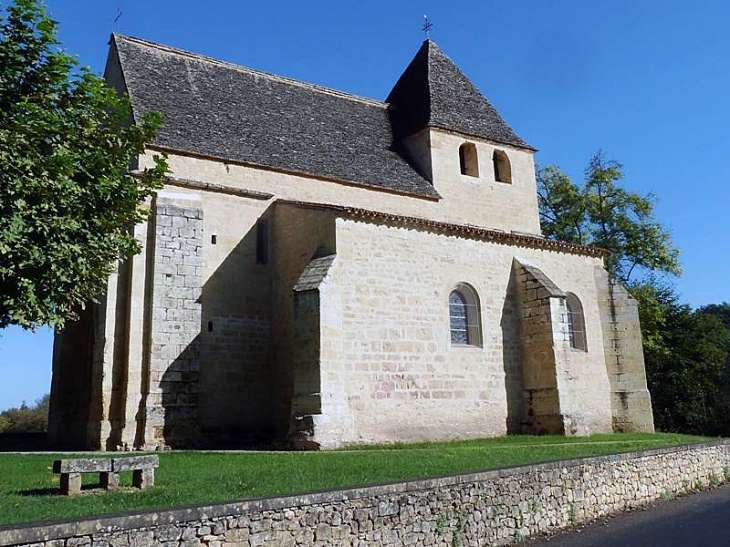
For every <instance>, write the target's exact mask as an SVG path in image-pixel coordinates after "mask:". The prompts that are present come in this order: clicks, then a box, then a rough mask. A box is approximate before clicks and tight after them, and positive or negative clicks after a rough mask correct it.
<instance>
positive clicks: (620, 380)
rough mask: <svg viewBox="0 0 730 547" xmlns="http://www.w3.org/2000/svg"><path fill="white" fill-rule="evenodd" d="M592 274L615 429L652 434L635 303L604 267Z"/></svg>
mask: <svg viewBox="0 0 730 547" xmlns="http://www.w3.org/2000/svg"><path fill="white" fill-rule="evenodd" d="M595 273H596V285H597V287H598V289H599V307H600V311H601V325H602V327H603V342H604V352H605V354H606V369H607V370H608V378H609V381H610V383H611V408H612V412H613V427H614V430H616V431H624V432H642V433H653V432H654V417H653V413H652V407H651V396H650V395H649V390H648V389H647V387H646V370H645V368H644V352H643V348H642V342H641V327H640V325H639V309H638V303H637V302H636V300H634V299H633V298H632V297H631V295H630V294H629V293H628V291H627V290H626V289H624V288H623V287H622V286H621V285H620V284H618V283H616V282H615V281H611V280H609V278H608V273H607V272H606V270H604V269H603V268H600V269H596V272H595Z"/></svg>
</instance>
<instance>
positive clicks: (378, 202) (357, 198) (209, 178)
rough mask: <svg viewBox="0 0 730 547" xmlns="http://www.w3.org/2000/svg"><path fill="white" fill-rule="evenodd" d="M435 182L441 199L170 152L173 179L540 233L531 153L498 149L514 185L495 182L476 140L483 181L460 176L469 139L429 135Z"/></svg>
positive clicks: (145, 161) (485, 150)
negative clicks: (506, 160) (463, 145)
mask: <svg viewBox="0 0 730 547" xmlns="http://www.w3.org/2000/svg"><path fill="white" fill-rule="evenodd" d="M430 138H431V139H433V146H434V152H433V154H434V157H435V158H436V159H435V160H434V167H433V168H434V174H433V176H434V180H435V181H436V182H435V183H434V184H435V187H436V190H437V191H439V192H440V193H441V195H442V196H443V199H441V200H440V201H436V200H431V199H425V198H419V197H411V196H406V195H398V194H395V193H391V192H387V191H383V190H382V189H378V190H374V189H372V188H368V187H363V186H358V185H354V184H346V183H337V182H333V181H327V180H321V179H317V178H314V177H304V176H301V175H295V174H287V173H281V172H276V171H273V170H267V169H257V168H255V167H249V166H245V165H236V164H228V163H224V162H222V161H214V160H207V159H202V158H196V157H190V156H183V155H180V154H174V153H170V154H169V158H168V162H169V164H170V168H171V170H172V173H173V175H174V176H175V177H177V178H180V179H190V180H195V181H201V182H207V183H215V184H223V185H228V186H231V187H234V188H240V189H248V190H255V191H260V192H270V193H271V194H274V196H276V198H278V199H286V200H294V201H305V202H313V203H326V204H333V205H344V206H348V207H360V208H363V209H372V210H376V211H383V212H387V213H393V214H398V215H410V216H416V217H421V218H428V219H432V220H438V221H443V222H451V223H456V224H473V225H475V226H482V227H486V228H496V229H499V230H504V231H507V232H510V231H517V232H525V233H532V234H539V233H540V224H539V220H538V213H537V197H536V187H535V175H534V171H533V170H534V165H533V158H532V154H531V153H529V152H525V151H521V150H517V149H512V148H509V147H500V149H501V150H504V151H505V152H506V153H507V154H508V156H509V158H510V162H511V163H512V180H513V182H512V184H506V183H500V182H494V174H493V171H492V161H491V151H492V149H493V146H494V145H492V144H489V143H487V142H486V141H476V140H473V141H472V140H471V139H470V141H471V142H475V143H476V144H477V147H478V153H479V162H480V163H479V165H480V174H481V176H480V178H478V179H474V178H472V177H466V176H464V175H461V174H460V171H459V144H460V143H461V142H464V140H465V139H463V138H460V137H456V136H455V135H453V134H449V133H444V132H439V131H431V136H430ZM151 164H152V162H151V156H142V157H141V158H140V168H144V167H145V166H151Z"/></svg>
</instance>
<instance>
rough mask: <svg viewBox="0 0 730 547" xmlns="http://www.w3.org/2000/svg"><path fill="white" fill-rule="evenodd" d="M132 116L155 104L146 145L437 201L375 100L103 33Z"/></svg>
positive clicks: (430, 187) (151, 109)
mask: <svg viewBox="0 0 730 547" xmlns="http://www.w3.org/2000/svg"><path fill="white" fill-rule="evenodd" d="M112 48H116V51H117V52H118V57H119V63H120V66H121V70H122V75H123V79H124V84H125V87H126V91H127V92H128V94H129V97H130V99H131V101H132V106H133V115H134V117H135V119H139V118H140V116H142V115H143V114H145V113H147V112H153V111H160V112H162V114H163V116H164V126H163V127H162V129H161V130H160V132H159V134H158V135H157V139H156V141H155V142H154V143H153V144H154V145H156V146H158V147H161V148H168V149H172V150H176V151H181V152H190V153H194V154H199V155H203V156H209V157H214V158H220V159H224V160H229V161H232V162H241V163H247V164H253V165H258V166H263V167H269V168H274V169H280V170H283V171H287V172H294V173H302V174H305V175H312V176H316V177H320V178H328V179H334V180H340V181H345V182H351V183H355V184H362V185H366V186H374V187H379V188H382V189H386V190H390V191H395V192H400V193H405V194H412V195H417V196H422V197H428V198H439V197H440V196H439V194H438V192H436V190H435V189H434V188H433V186H432V185H431V183H429V182H428V181H427V180H426V179H424V178H423V177H422V176H421V175H420V174H419V173H418V172H417V171H416V170H415V169H414V168H412V167H411V166H410V165H409V164H408V162H407V161H406V160H405V159H404V158H403V157H402V156H401V155H399V154H398V153H397V152H396V151H395V149H394V147H393V146H392V141H393V135H392V131H391V127H390V120H389V117H388V107H387V105H386V104H385V103H381V102H378V101H372V100H368V99H363V98H360V97H356V96H353V95H348V94H345V93H341V92H338V91H334V90H330V89H326V88H322V87H317V86H314V85H310V84H305V83H302V82H297V81H295V80H289V79H286V78H281V77H278V76H273V75H270V74H265V73H262V72H258V71H255V70H251V69H248V68H244V67H241V66H237V65H233V64H229V63H224V62H221V61H217V60H215V59H210V58H208V57H204V56H201V55H195V54H192V53H187V52H184V51H181V50H177V49H173V48H169V47H166V46H161V45H158V44H153V43H150V42H146V41H143V40H139V39H136V38H130V37H126V36H120V35H113V36H112Z"/></svg>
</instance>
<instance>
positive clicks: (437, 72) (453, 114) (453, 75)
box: [386, 40, 534, 150]
mask: <svg viewBox="0 0 730 547" xmlns="http://www.w3.org/2000/svg"><path fill="white" fill-rule="evenodd" d="M386 102H387V103H389V104H390V106H391V118H392V123H393V130H394V133H395V136H396V137H397V138H404V137H407V136H408V135H411V134H413V133H415V132H417V131H420V130H421V129H423V128H425V127H436V128H441V129H447V130H450V131H456V132H458V133H464V134H466V135H472V136H475V137H481V138H484V139H487V140H491V141H496V142H500V143H504V144H511V145H513V146H518V147H521V148H527V149H530V150H534V148H532V147H531V146H530V145H528V144H527V143H526V142H525V141H523V140H522V139H521V138H520V137H519V136H518V135H517V134H516V133H515V132H514V131H513V130H512V128H511V127H510V126H509V125H507V123H506V122H505V121H504V120H503V119H502V116H500V115H499V112H497V110H496V109H495V108H494V106H492V104H491V103H490V102H489V101H488V100H487V99H486V97H484V95H482V94H481V92H480V91H479V90H478V89H477V88H476V86H475V85H474V84H473V83H472V82H471V80H469V78H467V77H466V75H465V74H464V73H463V72H462V71H461V70H460V69H459V67H457V66H456V65H455V64H454V62H453V61H452V60H451V59H449V57H447V56H446V54H445V53H444V52H443V51H441V49H440V48H439V47H438V46H437V45H436V43H435V42H433V41H431V40H426V41H425V42H423V45H422V46H421V48H420V49H419V50H418V53H416V56H415V57H414V58H413V60H412V61H411V63H410V64H409V65H408V68H406V70H405V72H403V74H402V75H401V77H400V78H399V79H398V81H397V82H396V84H395V86H394V87H393V89H392V90H391V92H390V94H389V95H388V98H387V99H386Z"/></svg>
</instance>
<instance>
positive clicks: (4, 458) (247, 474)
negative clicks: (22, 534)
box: [0, 433, 708, 524]
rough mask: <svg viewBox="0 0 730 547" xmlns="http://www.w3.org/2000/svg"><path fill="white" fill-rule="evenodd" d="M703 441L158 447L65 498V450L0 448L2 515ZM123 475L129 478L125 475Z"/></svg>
mask: <svg viewBox="0 0 730 547" xmlns="http://www.w3.org/2000/svg"><path fill="white" fill-rule="evenodd" d="M704 440H708V439H705V438H702V437H693V436H689V435H677V434H666V433H662V434H656V435H644V434H621V435H595V436H592V437H581V438H576V437H572V438H569V437H560V436H541V437H532V436H514V437H499V438H494V439H480V440H470V441H458V442H448V443H423V444H402V445H386V446H369V447H359V448H353V449H343V450H336V451H329V452H295V453H292V452H269V453H262V452H248V453H233V452H228V453H225V452H166V453H161V454H160V467H159V469H158V470H157V473H156V486H155V487H154V488H153V489H151V490H147V491H142V492H138V491H120V492H112V493H93V494H85V495H81V496H77V497H73V498H68V497H65V496H61V495H59V494H58V476H57V475H53V473H52V471H51V465H52V463H53V460H54V459H57V458H62V457H63V458H70V457H73V456H69V455H62V456H59V455H55V454H52V453H45V454H22V455H19V454H0V524H15V523H21V522H30V521H42V520H52V519H62V518H68V517H78V516H85V515H100V514H104V513H117V512H122V511H130V510H135V509H145V508H161V507H168V506H180V505H190V504H195V503H206V502H222V501H230V500H237V499H243V498H253V497H260V496H272V495H277V494H290V493H301V492H309V491H315V490H322V489H327V488H335V487H341V486H354V485H364V484H376V483H382V482H392V481H399V480H404V479H415V478H422V477H429V476H435V475H443V474H448V473H458V472H467V471H476V470H481V469H489V468H495V467H506V466H513V465H521V464H526V463H534V462H544V461H550V460H558V459H568V458H577V457H583V456H596V455H601V454H613V453H618V452H629V451H634V450H644V449H649V448H657V447H663V446H670V445H677V444H685V443H693V442H700V441H704ZM110 456H112V454H110ZM92 477H95V476H93V475H92ZM90 480H92V481H93V480H94V479H90ZM122 480H123V484H129V483H130V482H131V478H130V477H129V476H126V477H125V476H124V475H123V476H122ZM125 480H126V483H124V481H125Z"/></svg>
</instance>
